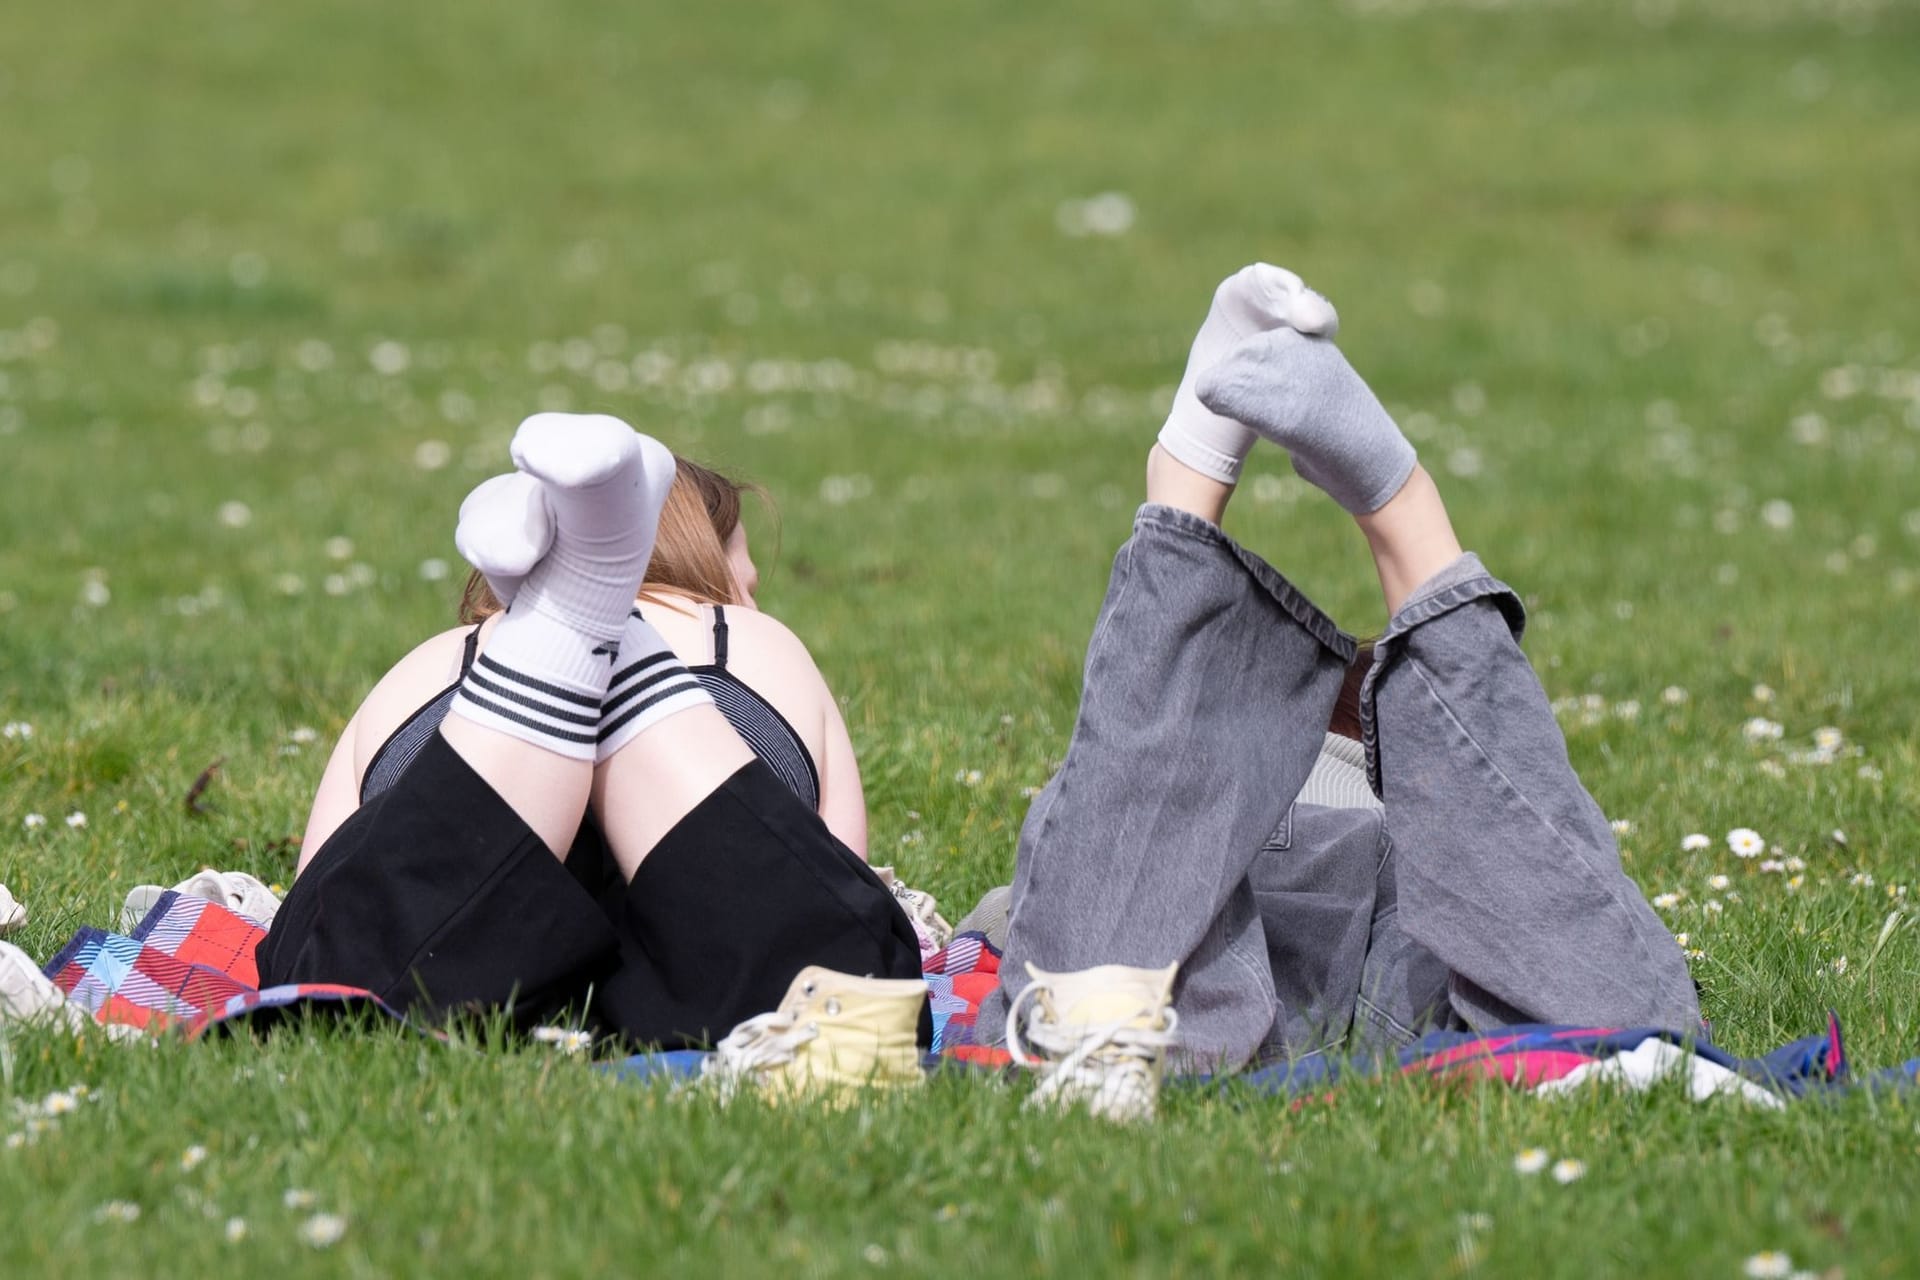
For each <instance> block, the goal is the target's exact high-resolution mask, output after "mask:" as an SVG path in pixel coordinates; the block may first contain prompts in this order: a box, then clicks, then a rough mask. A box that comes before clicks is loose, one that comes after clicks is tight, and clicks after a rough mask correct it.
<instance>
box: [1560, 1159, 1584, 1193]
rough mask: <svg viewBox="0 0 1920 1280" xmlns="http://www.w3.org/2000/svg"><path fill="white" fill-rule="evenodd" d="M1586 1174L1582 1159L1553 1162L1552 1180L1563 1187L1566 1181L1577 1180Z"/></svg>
mask: <svg viewBox="0 0 1920 1280" xmlns="http://www.w3.org/2000/svg"><path fill="white" fill-rule="evenodd" d="M1586 1176H1587V1165H1586V1162H1585V1161H1584V1160H1556V1161H1554V1162H1553V1180H1554V1181H1555V1182H1557V1183H1559V1184H1560V1185H1561V1186H1563V1187H1564V1186H1566V1185H1567V1184H1568V1183H1571V1182H1578V1181H1580V1179H1582V1178H1584V1177H1586Z"/></svg>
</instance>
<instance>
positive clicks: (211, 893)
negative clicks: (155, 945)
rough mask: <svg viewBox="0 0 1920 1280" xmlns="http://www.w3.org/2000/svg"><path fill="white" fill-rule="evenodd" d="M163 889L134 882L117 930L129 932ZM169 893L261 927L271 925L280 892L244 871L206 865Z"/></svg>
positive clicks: (278, 908) (154, 885)
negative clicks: (202, 900)
mask: <svg viewBox="0 0 1920 1280" xmlns="http://www.w3.org/2000/svg"><path fill="white" fill-rule="evenodd" d="M165 892H167V891H166V890H165V889H163V888H161V887H160V886H159V885H157V884H137V885H135V886H134V887H133V888H132V889H131V890H129V891H128V893H127V900H126V903H125V905H123V906H122V907H121V908H120V928H121V931H122V932H130V931H131V930H132V929H133V927H134V926H135V925H137V924H139V923H140V922H141V921H142V920H144V919H146V918H147V912H149V911H151V910H153V904H154V903H156V902H158V901H160V895H161V894H163V893H165ZM173 892H175V893H178V894H181V895H182V896H184V897H188V898H205V899H206V900H207V901H208V902H217V903H219V904H220V905H221V906H223V907H225V908H227V910H229V911H234V912H237V913H239V914H240V915H243V916H245V917H247V919H249V920H252V921H255V922H256V923H258V924H259V925H260V926H261V927H262V928H265V927H266V926H268V925H271V924H272V923H273V917H274V915H275V913H277V912H278V911H279V910H280V895H279V894H277V893H275V892H274V891H273V890H272V889H270V888H268V887H267V886H266V885H264V884H262V883H261V882H260V880H259V879H258V878H257V877H254V876H250V875H248V874H247V873H246V872H244V871H215V870H214V869H213V868H211V867H208V868H205V869H204V870H202V871H200V872H198V873H196V874H194V875H191V876H188V877H187V878H186V879H185V880H182V881H181V882H180V883H179V884H177V885H175V886H173Z"/></svg>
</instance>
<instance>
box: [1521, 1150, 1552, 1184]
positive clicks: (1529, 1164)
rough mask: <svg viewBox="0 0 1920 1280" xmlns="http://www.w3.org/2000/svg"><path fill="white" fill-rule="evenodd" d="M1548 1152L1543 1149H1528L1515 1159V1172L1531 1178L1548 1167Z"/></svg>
mask: <svg viewBox="0 0 1920 1280" xmlns="http://www.w3.org/2000/svg"><path fill="white" fill-rule="evenodd" d="M1547 1159H1548V1156H1547V1152H1546V1149H1545V1148H1543V1147H1528V1148H1527V1149H1526V1150H1525V1151H1522V1152H1521V1153H1520V1154H1519V1155H1517V1156H1515V1157H1514V1158H1513V1171H1514V1172H1515V1173H1520V1174H1526V1175H1528V1176H1529V1177H1531V1176H1532V1175H1533V1174H1536V1173H1538V1172H1540V1171H1541V1170H1542V1169H1544V1168H1546V1167H1547Z"/></svg>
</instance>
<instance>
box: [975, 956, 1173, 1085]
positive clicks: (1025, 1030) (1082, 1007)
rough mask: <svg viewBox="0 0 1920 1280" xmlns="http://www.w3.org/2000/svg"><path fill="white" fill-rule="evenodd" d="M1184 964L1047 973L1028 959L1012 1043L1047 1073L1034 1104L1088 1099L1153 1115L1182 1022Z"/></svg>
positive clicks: (1011, 1019) (1016, 1053)
mask: <svg viewBox="0 0 1920 1280" xmlns="http://www.w3.org/2000/svg"><path fill="white" fill-rule="evenodd" d="M1179 968H1180V966H1179V965H1178V964H1170V965H1168V966H1167V967H1166V968H1164V969H1134V968H1129V967H1128V966H1126V965H1118V964H1106V965H1100V966H1098V967H1097V968H1093V969H1080V970H1078V971H1076V972H1073V973H1048V972H1046V971H1045V970H1043V969H1036V968H1035V967H1034V966H1033V965H1031V964H1029V965H1028V966H1027V973H1028V975H1029V976H1031V977H1032V979H1033V981H1032V983H1030V984H1029V985H1028V987H1027V989H1026V990H1024V991H1022V992H1021V993H1020V995H1019V997H1018V998H1016V999H1015V1000H1014V1002H1013V1007H1012V1008H1011V1009H1009V1010H1008V1011H1007V1048H1008V1050H1009V1051H1010V1052H1011V1053H1012V1054H1013V1058H1014V1061H1016V1062H1018V1063H1019V1064H1020V1065H1021V1066H1023V1067H1033V1068H1036V1069H1037V1070H1038V1071H1039V1073H1040V1083H1039V1085H1038V1086H1036V1087H1035V1089H1034V1091H1033V1094H1032V1096H1031V1097H1029V1098H1028V1099H1027V1105H1028V1106H1030V1107H1056V1108H1064V1107H1071V1106H1075V1105H1084V1106H1085V1107H1086V1108H1087V1110H1088V1111H1090V1112H1092V1113H1093V1114H1094V1115H1096V1116H1100V1117H1101V1118H1103V1119H1107V1120H1115V1121H1119V1122H1121V1123H1129V1122H1132V1121H1136V1120H1151V1119H1153V1114H1154V1108H1155V1106H1156V1105H1157V1104H1158V1102H1159V1098H1160V1075H1161V1071H1162V1069H1163V1058H1164V1056H1165V1053H1166V1050H1167V1047H1168V1046H1169V1045H1171V1044H1172V1043H1173V1032H1174V1028H1175V1027H1176V1026H1177V1025H1178V1023H1179V1018H1178V1016H1177V1015H1176V1014H1175V1013H1174V1011H1173V977H1174V974H1175V973H1176V972H1178V971H1179ZM1036 1049H1037V1050H1039V1051H1040V1052H1039V1053H1037V1054H1036V1053H1035V1052H1034V1050H1036Z"/></svg>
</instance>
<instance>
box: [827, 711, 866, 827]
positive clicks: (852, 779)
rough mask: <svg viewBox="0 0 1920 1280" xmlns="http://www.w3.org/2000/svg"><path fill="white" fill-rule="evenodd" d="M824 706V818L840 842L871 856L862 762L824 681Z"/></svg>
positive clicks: (844, 721)
mask: <svg viewBox="0 0 1920 1280" xmlns="http://www.w3.org/2000/svg"><path fill="white" fill-rule="evenodd" d="M820 705H821V719H822V720H823V721H824V722H825V723H824V725H823V729H824V739H825V745H826V750H825V751H824V752H823V753H822V756H821V760H820V818H821V820H822V821H824V822H825V823H826V824H827V830H829V831H831V832H833V834H834V835H836V836H838V837H839V838H840V842H841V843H842V844H844V845H846V846H847V848H849V849H851V850H853V851H854V852H855V853H857V854H859V855H860V857H861V858H862V859H863V860H864V859H865V858H866V856H867V796H866V792H865V791H864V790H863V789H862V788H861V786H860V762H859V761H858V760H856V759H855V758H854V755H853V739H852V738H851V737H849V736H848V734H847V722H846V720H845V719H843V718H842V717H841V715H840V704H839V703H838V702H836V701H834V697H833V690H831V689H829V688H827V682H826V681H825V680H824V679H823V680H821V681H820Z"/></svg>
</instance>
